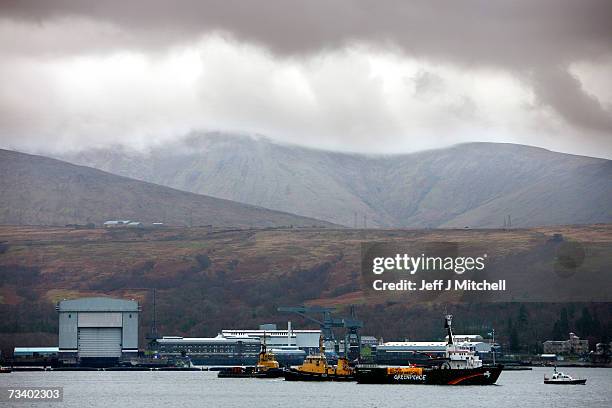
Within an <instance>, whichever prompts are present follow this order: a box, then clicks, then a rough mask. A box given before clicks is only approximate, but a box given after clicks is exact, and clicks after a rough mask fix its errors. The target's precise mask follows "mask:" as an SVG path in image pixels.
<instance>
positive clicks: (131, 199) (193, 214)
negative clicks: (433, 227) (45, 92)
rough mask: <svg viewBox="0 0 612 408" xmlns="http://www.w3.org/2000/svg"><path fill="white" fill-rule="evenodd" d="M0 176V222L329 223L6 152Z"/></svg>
mask: <svg viewBox="0 0 612 408" xmlns="http://www.w3.org/2000/svg"><path fill="white" fill-rule="evenodd" d="M0 174H2V177H0V197H1V198H0V224H13V225H65V224H74V223H80V224H84V223H90V222H93V223H95V224H98V225H100V224H101V223H103V222H104V221H106V220H116V219H127V220H138V221H141V222H144V223H152V222H163V223H165V224H169V225H212V226H213V227H277V226H290V225H293V226H312V225H318V226H325V225H329V224H328V223H326V222H323V221H318V220H314V219H310V218H306V217H301V216H296V215H293V214H288V213H283V212H278V211H271V210H268V209H264V208H259V207H255V206H252V205H247V204H241V203H236V202H232V201H228V200H223V199H218V198H213V197H207V196H203V195H198V194H193V193H188V192H184V191H179V190H175V189H172V188H168V187H164V186H159V185H155V184H151V183H147V182H143V181H138V180H133V179H129V178H125V177H121V176H116V175H113V174H109V173H105V172H103V171H100V170H96V169H92V168H89V167H83V166H76V165H74V164H70V163H65V162H62V161H59V160H55V159H49V158H46V157H42V156H34V155H29V154H23V153H18V152H13V151H8V150H0Z"/></svg>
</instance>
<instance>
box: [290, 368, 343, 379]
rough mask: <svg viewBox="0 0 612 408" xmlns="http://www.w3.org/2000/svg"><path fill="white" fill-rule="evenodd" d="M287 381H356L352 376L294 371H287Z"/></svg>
mask: <svg viewBox="0 0 612 408" xmlns="http://www.w3.org/2000/svg"><path fill="white" fill-rule="evenodd" d="M284 377H285V380H286V381H355V377H354V376H352V375H337V374H316V373H306V372H302V371H298V370H294V369H290V370H285V373H284Z"/></svg>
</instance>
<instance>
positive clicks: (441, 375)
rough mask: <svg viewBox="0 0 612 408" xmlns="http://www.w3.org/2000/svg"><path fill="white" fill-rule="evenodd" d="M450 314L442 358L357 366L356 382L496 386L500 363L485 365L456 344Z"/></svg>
mask: <svg viewBox="0 0 612 408" xmlns="http://www.w3.org/2000/svg"><path fill="white" fill-rule="evenodd" d="M452 318H453V316H452V315H446V320H445V324H444V327H445V328H446V329H447V330H448V343H447V345H446V355H445V358H441V359H432V361H431V362H428V365H427V366H416V365H410V366H403V367H390V366H377V365H358V366H357V367H356V369H355V376H356V378H357V382H359V383H363V384H435V385H488V384H495V382H496V381H497V379H498V378H499V375H500V374H501V371H502V368H503V366H502V365H501V364H498V365H492V366H484V365H483V364H482V361H481V360H480V358H479V357H478V356H477V355H476V353H475V352H474V351H472V350H469V349H467V348H464V347H461V346H459V345H457V344H455V341H454V339H453V331H452V329H451V324H452Z"/></svg>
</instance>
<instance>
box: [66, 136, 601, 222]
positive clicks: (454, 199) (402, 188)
mask: <svg viewBox="0 0 612 408" xmlns="http://www.w3.org/2000/svg"><path fill="white" fill-rule="evenodd" d="M61 158H63V159H65V160H67V161H70V162H74V163H87V164H89V165H92V166H93V167H97V168H100V169H103V170H105V171H109V172H112V173H116V174H121V175H126V176H129V177H133V178H137V179H141V180H146V181H150V182H155V183H157V184H161V185H166V186H170V187H173V188H177V189H180V190H184V191H191V192H195V193H201V194H207V195H211V196H214V197H218V198H225V199H231V200H234V201H238V202H243V203H248V204H253V205H258V206H262V207H265V208H271V209H274V210H279V211H288V212H293V213H296V214H300V215H302V216H308V217H313V218H317V219H322V220H326V221H329V222H333V223H337V224H342V225H345V226H353V227H354V226H357V227H363V226H367V227H385V228H387V227H389V228H394V227H400V228H406V227H408V228H410V227H414V228H436V227H464V226H470V227H499V226H502V225H503V223H504V219H505V217H506V216H507V215H511V218H512V221H513V225H515V226H535V225H552V224H589V223H597V222H612V210H605V209H604V210H602V206H601V204H602V203H612V187H610V186H609V185H608V184H609V183H606V179H608V178H612V170H611V168H612V166H611V164H610V163H612V161H610V160H606V159H599V158H591V157H583V156H577V155H571V154H565V153H557V152H553V151H550V150H546V149H543V148H539V147H533V146H525V145H515V144H510V143H500V144H498V143H487V142H471V143H465V144H459V145H454V146H451V147H448V148H444V149H435V150H426V151H422V152H415V153H408V154H396V155H389V154H387V155H378V154H377V155H363V154H356V153H340V152H332V151H325V150H317V149H312V148H303V147H299V146H295V145H287V144H282V143H275V142H272V141H270V140H269V139H266V138H263V137H258V138H251V137H248V136H236V135H227V134H220V133H213V134H194V135H191V136H189V137H187V138H185V139H182V140H181V141H178V142H174V143H167V144H165V145H160V146H158V147H155V148H152V149H150V150H149V151H148V152H137V151H131V150H129V149H112V148H110V149H97V150H91V151H85V152H81V153H76V154H66V155H63V156H61ZM589 166H592V167H593V168H592V170H591V171H588V168H589ZM513 197H514V201H513V200H512V198H513ZM603 207H604V208H607V207H612V206H610V205H608V206H607V207H606V206H603Z"/></svg>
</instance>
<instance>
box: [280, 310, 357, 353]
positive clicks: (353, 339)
mask: <svg viewBox="0 0 612 408" xmlns="http://www.w3.org/2000/svg"><path fill="white" fill-rule="evenodd" d="M277 310H278V311H279V312H283V313H295V314H297V315H298V316H301V317H303V318H304V319H306V320H310V321H311V322H314V323H317V324H318V325H319V326H320V327H321V335H322V336H323V340H324V341H325V342H334V343H336V337H335V336H334V331H333V329H334V328H335V327H342V328H344V329H346V334H345V336H344V349H345V355H346V357H347V358H349V359H351V360H354V359H359V357H360V355H361V335H360V334H359V329H361V328H362V327H363V322H362V321H360V320H357V318H356V315H355V308H354V306H351V317H350V318H335V317H332V312H334V309H332V308H329V307H321V306H291V307H288V306H281V307H279V308H278V309H277ZM309 314H310V315H312V314H319V315H322V319H316V318H314V317H312V316H309Z"/></svg>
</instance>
